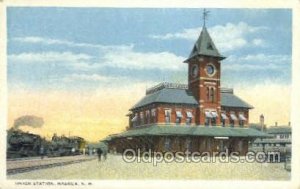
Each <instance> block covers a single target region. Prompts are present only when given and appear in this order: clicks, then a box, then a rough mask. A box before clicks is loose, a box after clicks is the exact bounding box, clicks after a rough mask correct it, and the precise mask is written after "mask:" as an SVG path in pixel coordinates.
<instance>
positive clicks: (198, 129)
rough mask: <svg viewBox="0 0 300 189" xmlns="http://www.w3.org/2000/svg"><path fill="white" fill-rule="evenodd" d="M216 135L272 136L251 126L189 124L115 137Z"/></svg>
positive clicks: (148, 128)
mask: <svg viewBox="0 0 300 189" xmlns="http://www.w3.org/2000/svg"><path fill="white" fill-rule="evenodd" d="M168 135H171V136H186V135H188V136H214V137H272V135H268V134H266V133H263V132H261V131H257V130H255V129H250V128H236V127H220V126H215V127H206V126H203V125H202V126H187V125H180V126H174V125H170V126H168V125H158V124H153V125H151V126H148V127H141V128H135V129H130V130H127V131H124V132H122V133H120V134H118V135H115V136H114V137H113V138H120V137H134V136H168Z"/></svg>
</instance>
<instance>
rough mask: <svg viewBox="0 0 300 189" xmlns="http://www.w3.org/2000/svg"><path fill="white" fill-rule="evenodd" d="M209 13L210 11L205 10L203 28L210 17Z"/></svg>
mask: <svg viewBox="0 0 300 189" xmlns="http://www.w3.org/2000/svg"><path fill="white" fill-rule="evenodd" d="M208 13H209V11H207V10H206V9H203V27H205V21H206V19H207V17H208Z"/></svg>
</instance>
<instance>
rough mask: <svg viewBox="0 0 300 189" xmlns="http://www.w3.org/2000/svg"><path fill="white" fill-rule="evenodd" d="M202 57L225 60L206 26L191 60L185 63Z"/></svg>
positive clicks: (191, 55) (195, 46)
mask: <svg viewBox="0 0 300 189" xmlns="http://www.w3.org/2000/svg"><path fill="white" fill-rule="evenodd" d="M201 55H202V56H209V57H215V58H218V59H219V60H223V59H225V57H224V56H222V55H221V54H220V53H219V51H218V49H217V48H216V46H215V44H214V42H213V41H212V39H211V37H210V35H209V33H208V31H207V29H206V27H205V26H204V27H203V29H202V31H201V33H200V36H199V38H198V40H197V41H196V43H195V45H194V48H193V50H192V52H191V54H190V56H189V58H188V59H187V60H185V61H184V62H189V60H190V59H192V58H195V57H197V56H201Z"/></svg>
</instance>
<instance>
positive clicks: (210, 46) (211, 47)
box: [206, 43, 214, 50]
mask: <svg viewBox="0 0 300 189" xmlns="http://www.w3.org/2000/svg"><path fill="white" fill-rule="evenodd" d="M206 48H207V49H208V50H214V48H213V46H212V44H211V43H207V47H206Z"/></svg>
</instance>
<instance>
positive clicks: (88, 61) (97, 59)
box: [8, 40, 185, 71]
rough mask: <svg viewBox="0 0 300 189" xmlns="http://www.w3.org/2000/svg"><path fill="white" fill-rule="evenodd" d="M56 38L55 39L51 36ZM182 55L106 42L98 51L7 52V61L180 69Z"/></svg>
mask: <svg viewBox="0 0 300 189" xmlns="http://www.w3.org/2000/svg"><path fill="white" fill-rule="evenodd" d="M54 41H56V40H54ZM184 59H185V58H184V57H181V56H177V55H175V54H173V53H170V52H138V51H135V50H134V48H133V46H132V45H128V46H122V45H121V46H115V47H112V46H108V47H105V48H104V49H103V50H100V51H99V54H98V55H88V54H84V53H78V54H76V53H73V52H54V51H47V52H40V53H33V52H30V53H21V54H11V55H9V56H8V60H9V63H27V64H43V63H58V64H61V65H62V64H68V66H70V67H71V68H73V69H76V70H81V71H91V70H94V69H98V70H99V69H101V68H103V67H116V68H125V69H130V70H141V69H146V70H147V69H160V70H180V69H182V68H183V67H184V66H185V65H184V64H182V62H183V60H184Z"/></svg>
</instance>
